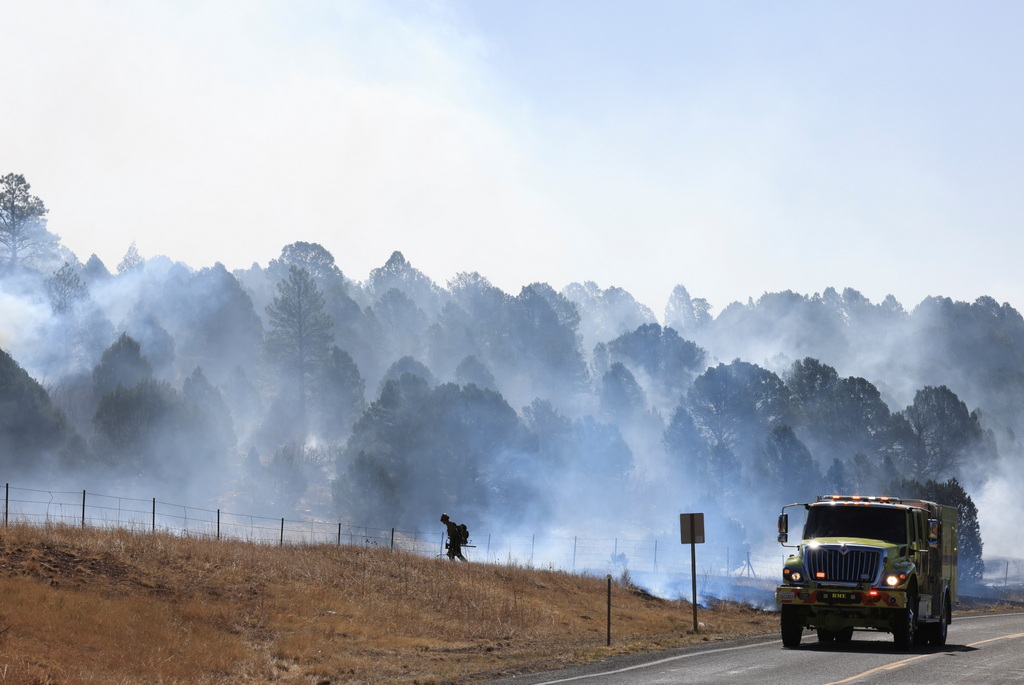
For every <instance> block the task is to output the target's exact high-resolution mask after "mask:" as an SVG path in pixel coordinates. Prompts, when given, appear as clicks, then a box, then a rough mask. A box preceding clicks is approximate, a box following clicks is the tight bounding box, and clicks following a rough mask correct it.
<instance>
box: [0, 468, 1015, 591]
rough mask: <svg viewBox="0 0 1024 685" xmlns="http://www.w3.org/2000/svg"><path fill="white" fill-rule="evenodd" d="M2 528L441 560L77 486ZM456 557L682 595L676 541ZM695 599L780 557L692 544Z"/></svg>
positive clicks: (281, 523) (1010, 582)
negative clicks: (326, 547) (624, 581)
mask: <svg viewBox="0 0 1024 685" xmlns="http://www.w3.org/2000/svg"><path fill="white" fill-rule="evenodd" d="M2 494H3V523H4V526H5V527H6V526H7V525H9V524H11V523H24V524H30V525H55V524H59V525H69V526H81V527H83V528H84V527H87V526H89V527H103V528H122V529H127V530H131V531H134V532H139V533H144V532H162V533H170V534H174V535H180V536H186V537H202V538H210V539H217V540H239V541H244V542H249V543H253V544H272V545H281V546H283V545H320V544H335V545H361V546H373V547H384V548H389V549H395V550H404V551H407V552H412V553H415V554H420V555H424V556H439V557H440V556H444V555H445V553H446V552H445V539H446V536H445V533H444V532H443V531H426V532H424V531H409V530H401V529H398V528H375V527H370V526H358V525H352V524H346V523H342V522H332V521H326V520H319V519H315V518H310V519H307V520H298V519H288V518H287V517H282V518H276V517H269V516H261V515H256V514H242V513H236V512H230V511H226V510H223V509H206V508H201V507H194V506H189V505H184V504H176V503H172V502H163V501H161V500H159V499H157V498H155V497H152V498H149V499H142V498H137V497H124V496H116V495H105V494H98V493H93V492H87V491H86V490H75V491H60V490H41V489H32V488H22V487H14V486H11V485H10V484H9V483H8V484H5V485H4V490H3V493H2ZM463 552H464V554H465V555H466V556H467V557H468V558H469V559H471V560H473V561H477V562H487V563H499V564H502V563H503V564H513V565H520V566H527V567H533V568H548V569H552V570H562V571H571V572H580V573H592V574H602V575H603V574H615V575H616V576H620V575H627V574H628V576H629V578H630V580H631V581H632V582H634V583H636V584H638V585H639V586H640V587H643V588H644V589H646V590H648V591H649V592H651V593H652V594H656V595H658V596H660V597H668V598H679V597H689V595H690V592H691V582H692V578H693V574H692V573H691V556H690V555H691V550H690V546H689V545H683V544H681V543H680V542H679V538H678V537H675V538H674V539H667V538H665V539H658V538H646V539H640V540H637V539H626V538H617V537H609V538H584V537H579V536H557V535H536V534H530V535H514V534H513V535H505V534H500V535H499V534H492V533H483V534H480V533H475V532H474V533H473V534H472V537H471V540H470V545H469V546H468V547H466V548H464V549H463ZM695 554H696V574H697V575H696V577H697V586H698V595H699V597H700V598H701V600H702V601H703V600H705V599H708V598H721V599H737V600H742V601H748V602H751V603H765V604H767V603H769V602H770V601H771V591H772V589H773V588H774V586H775V583H776V581H777V576H778V575H779V573H780V569H781V567H782V562H783V561H784V558H785V556H786V554H785V551H783V550H780V551H779V552H778V553H777V554H771V553H763V552H761V553H759V552H757V551H753V550H751V549H750V548H748V547H745V546H729V545H718V544H714V543H713V542H707V543H703V544H699V545H697V547H696V552H695ZM985 581H986V584H989V585H992V586H1001V585H1006V586H1021V585H1022V584H1024V560H1021V559H995V560H991V561H990V562H989V563H987V564H986V575H985Z"/></svg>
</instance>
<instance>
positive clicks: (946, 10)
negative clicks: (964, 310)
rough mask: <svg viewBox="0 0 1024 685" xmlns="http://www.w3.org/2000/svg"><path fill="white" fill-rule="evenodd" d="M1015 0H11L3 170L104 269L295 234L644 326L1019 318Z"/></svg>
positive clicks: (1023, 287) (339, 250) (240, 262)
mask: <svg viewBox="0 0 1024 685" xmlns="http://www.w3.org/2000/svg"><path fill="white" fill-rule="evenodd" d="M1022 15H1024V5H1021V4H1019V3H1010V2H1007V3H1001V2H986V3H967V2H942V1H936V0H927V1H925V0H922V1H920V2H894V1H892V0H886V1H885V2H871V1H861V2H856V3H854V2H824V1H819V2H763V1H760V0H759V1H756V2H719V1H708V2H687V1H684V0H677V1H674V2H642V1H641V2H622V1H619V2H602V1H599V0H579V1H575V0H573V1H570V0H546V1H539V0H538V1H535V2H531V1H530V0H473V1H470V0H462V1H459V2H444V1H440V2H384V1H372V2H371V1H366V2H359V1H351V2H349V1H344V2H327V1H323V2H302V1H296V0H287V1H286V0H280V1H277V2H271V1H261V0H237V1H234V2H230V1H225V2H191V1H184V0H175V1H167V2H158V1H155V0H154V1H147V2H137V1H135V0H123V1H120V0H104V1H100V0H74V1H70V0H67V1H55V0H23V1H18V0H0V17H2V24H0V62H2V63H3V64H4V65H5V69H4V88H3V92H4V96H3V99H2V104H0V117H2V120H0V123H2V125H0V173H9V172H15V173H22V174H24V175H25V176H26V178H27V179H28V181H29V182H30V183H31V184H32V188H33V191H34V192H35V193H36V194H37V195H39V196H40V197H42V198H43V200H44V201H45V202H46V203H47V205H48V207H49V208H50V216H49V218H50V228H51V230H52V231H54V232H55V233H57V234H59V235H60V236H61V238H62V240H63V242H64V244H65V245H67V246H68V247H70V248H71V249H72V250H73V251H74V252H75V253H76V254H77V255H78V256H79V258H80V259H82V260H83V261H84V260H85V259H87V258H88V257H89V255H90V254H92V253H96V254H97V255H99V257H100V258H101V259H103V261H104V262H105V263H106V264H107V266H108V268H110V269H112V270H113V269H114V268H116V266H117V264H118V262H120V260H121V258H122V257H123V256H124V253H125V251H126V250H127V248H128V246H129V245H130V244H131V243H132V242H133V241H135V242H136V243H137V246H138V249H139V251H140V252H141V253H142V255H143V256H145V257H151V256H154V255H158V254H163V255H167V256H168V257H171V258H172V259H176V260H182V261H184V262H187V263H188V264H190V265H191V266H193V267H196V268H199V267H203V266H209V265H211V264H213V263H214V262H217V261H220V262H222V263H223V264H225V265H226V266H227V267H228V268H230V269H233V268H239V267H247V266H249V265H250V264H251V263H252V262H254V261H255V262H258V263H260V264H264V265H265V264H266V263H267V262H268V261H269V260H270V259H273V258H275V257H277V256H278V255H279V253H280V250H281V248H282V247H283V246H284V245H286V244H288V243H291V242H294V241H296V240H305V241H310V242H318V243H321V244H322V245H324V246H325V247H326V248H327V249H328V250H330V251H331V252H332V253H333V254H334V256H335V258H336V260H337V261H338V264H339V266H340V267H341V268H342V270H343V271H344V272H345V273H346V275H348V276H349V277H351V278H353V279H356V280H363V279H365V278H366V277H367V275H368V273H369V271H370V270H371V269H373V268H375V267H377V266H380V265H382V264H383V263H384V262H385V261H386V260H387V258H388V256H389V255H390V254H391V252H392V251H394V250H401V251H402V252H403V253H404V254H405V256H406V258H408V259H409V261H411V262H412V264H413V265H414V266H416V267H418V268H420V269H422V270H423V271H425V272H426V273H427V274H428V275H429V276H430V277H432V278H433V279H434V280H436V281H438V282H439V283H442V284H443V283H446V282H447V281H448V279H450V278H451V277H452V276H454V275H455V274H457V273H458V272H461V271H478V272H480V273H481V274H483V275H484V276H486V277H487V278H489V279H490V280H491V281H492V282H493V283H494V284H495V285H498V286H499V287H501V288H503V289H504V290H506V291H508V292H510V293H512V294H517V293H518V292H519V289H520V287H521V286H523V285H526V284H528V283H531V282H535V281H544V282H547V283H549V284H551V285H552V286H554V287H555V288H561V287H563V286H564V285H565V284H567V283H569V282H571V281H585V280H591V281H595V282H596V283H597V284H598V285H600V286H601V287H609V286H619V287H622V288H625V289H626V290H628V291H630V292H631V293H633V294H634V295H635V296H636V297H637V298H638V299H640V300H641V301H642V302H644V303H645V304H647V305H649V306H650V307H651V308H652V309H654V311H655V312H656V313H657V314H658V315H659V316H661V314H662V313H663V311H664V306H665V302H666V300H667V298H668V295H669V294H670V292H671V290H672V288H673V287H674V286H675V285H676V284H680V283H681V284H683V285H685V286H686V287H687V289H688V290H689V292H690V294H691V295H693V296H695V297H705V298H707V299H708V300H709V301H710V302H711V303H712V305H713V306H714V308H715V311H720V310H721V309H722V308H723V307H724V306H725V305H727V304H728V303H729V302H731V301H733V300H742V301H745V300H746V299H747V298H748V297H754V298H757V297H758V296H760V295H761V294H762V293H764V292H766V291H779V290H786V289H791V290H795V291H797V292H801V293H805V294H810V293H814V292H820V291H821V290H823V289H824V288H826V287H828V286H834V287H836V288H838V289H842V288H844V287H853V288H856V289H857V290H860V291H861V292H862V293H863V294H864V295H866V296H867V297H869V298H870V299H872V300H873V301H875V302H878V301H880V300H881V299H882V298H884V297H885V295H887V294H889V293H891V294H893V295H895V296H896V297H897V299H899V300H900V301H901V302H903V303H904V305H906V306H907V307H908V308H909V307H912V306H913V305H915V304H917V302H919V301H920V300H921V299H922V298H923V297H925V296H927V295H946V296H949V297H953V298H955V299H962V300H974V299H975V298H976V297H978V296H980V295H991V296H993V297H995V298H996V299H997V300H999V301H1000V302H1003V301H1008V302H1010V303H1011V304H1013V305H1014V306H1015V307H1017V308H1018V309H1020V308H1022V307H1024V281H1022V280H1021V279H1020V278H1019V277H1018V274H1019V271H1020V269H1019V267H1018V262H1019V259H1020V257H1021V255H1022V254H1024V250H1022V248H1024V244H1022V243H1024V231H1021V230H1020V229H1021V220H1022V219H1024V192H1021V190H1020V189H1019V188H1018V186H1019V184H1020V181H1021V178H1022V176H1024V175H1022V173H1021V165H1022V160H1024V155H1022V153H1024V133H1022V130H1024V127H1022V123H1021V122H1024V116H1022V114H1024V112H1022V109H1024V107H1022V103H1024V91H1022V83H1021V81H1022V74H1024V71H1022V69H1021V65H1022V64H1024V42H1022V41H1020V40H1019V31H1020V26H1021V20H1022V19H1024V16H1022Z"/></svg>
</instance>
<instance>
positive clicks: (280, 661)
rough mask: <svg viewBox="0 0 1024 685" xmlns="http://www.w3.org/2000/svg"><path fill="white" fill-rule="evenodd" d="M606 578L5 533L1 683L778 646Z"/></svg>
mask: <svg viewBox="0 0 1024 685" xmlns="http://www.w3.org/2000/svg"><path fill="white" fill-rule="evenodd" d="M612 595H613V596H612V607H613V613H612V646H611V647H607V646H605V645H606V612H607V609H606V606H607V604H606V601H607V581H606V580H605V579H601V578H592V577H584V576H578V575H573V574H567V573H562V572H554V571H540V570H534V569H525V568H519V567H515V566H496V565H484V564H473V563H470V564H462V563H451V562H449V561H447V560H438V559H428V558H423V557H420V556H415V555H411V554H407V553H402V552H391V551H389V550H386V549H379V548H367V547H337V546H327V545H324V546H314V547H284V548H279V547H268V546H261V545H253V544H249V543H245V542H238V541H226V542H225V541H221V542H218V541H216V540H207V539H187V538H179V537H174V536H170V535H163V534H136V533H131V532H127V531H123V530H96V529H85V530H81V529H77V528H69V527H63V526H54V527H46V528H38V527H29V526H11V527H10V528H6V529H0V683H66V684H76V683H104V684H109V683H316V684H318V685H320V684H325V683H471V682H478V681H481V680H486V679H488V678H495V677H498V676H500V675H507V674H510V673H515V672H523V671H525V670H539V669H546V668H555V667H558V666H564V665H568V664H570V663H577V662H581V661H587V660H592V659H595V658H600V657H603V656H609V655H612V654H618V653H624V652H631V651H638V650H646V649H659V648H667V647H671V646H678V645H682V644H685V643H688V642H697V641H702V640H713V639H718V638H724V637H731V636H738V635H746V634H758V633H771V632H775V631H776V630H777V618H776V617H775V616H774V615H773V614H770V613H765V612H761V611H757V610H754V609H751V608H749V607H744V606H741V605H735V604H730V603H720V604H716V605H715V606H714V607H712V608H711V609H702V610H701V611H700V615H699V618H700V620H701V621H702V622H703V623H704V624H705V626H704V627H703V628H702V629H701V631H700V632H699V633H696V634H694V633H693V632H692V630H691V629H692V611H691V608H690V605H689V604H687V603H679V602H669V601H665V600H660V599H656V598H653V597H650V596H649V595H645V594H644V593H642V592H639V591H637V590H636V589H635V588H631V587H628V586H627V585H622V584H619V583H613V593H612Z"/></svg>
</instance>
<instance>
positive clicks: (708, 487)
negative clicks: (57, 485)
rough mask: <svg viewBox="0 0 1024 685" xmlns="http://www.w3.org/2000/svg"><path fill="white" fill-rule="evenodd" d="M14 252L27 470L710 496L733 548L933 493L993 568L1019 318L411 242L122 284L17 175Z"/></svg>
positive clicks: (394, 493) (977, 557)
mask: <svg viewBox="0 0 1024 685" xmlns="http://www.w3.org/2000/svg"><path fill="white" fill-rule="evenodd" d="M0 257H2V258H3V259H2V264H3V268H2V274H0V293H2V294H3V295H4V300H3V302H4V307H5V309H7V310H8V311H7V312H6V313H5V315H4V321H5V323H4V330H3V338H2V340H3V343H2V344H0V348H2V351H0V455H2V456H0V463H2V465H3V467H4V468H5V469H6V470H8V471H11V472H13V473H14V474H48V473H49V474H70V473H78V474H89V475H91V476H92V477H95V478H96V479H100V480H103V481H104V482H109V481H110V480H111V479H114V480H116V481H118V482H119V483H130V482H136V481H140V480H147V481H154V482H158V483H161V484H162V485H163V486H164V487H167V488H176V489H178V490H180V491H185V492H188V493H191V494H193V495H194V496H196V497H203V498H209V499H220V500H223V499H226V498H230V499H233V500H235V501H241V504H247V503H249V502H257V501H258V502H259V503H260V505H261V506H263V507H266V506H272V507H276V508H278V509H280V511H282V512H291V511H294V510H303V511H313V512H316V511H321V512H325V513H329V514H330V515H331V516H332V517H337V516H341V517H348V518H350V519H351V520H353V521H357V522H360V523H365V524H368V525H376V524H382V525H398V526H417V525H420V524H421V523H422V522H424V521H432V520H433V519H434V518H436V515H437V513H438V512H440V511H458V512H460V513H459V516H460V518H463V519H467V520H475V521H488V522H494V523H498V524H500V525H502V526H505V527H515V526H524V527H528V528H530V529H536V526H537V525H538V522H547V523H548V524H549V525H550V526H552V527H556V528H572V529H576V530H579V529H581V528H582V529H583V531H607V532H609V535H611V536H614V535H615V534H619V535H627V534H628V535H629V536H630V537H641V536H644V535H657V534H658V533H659V532H664V527H665V526H666V525H670V524H671V521H672V519H673V516H676V515H677V514H678V511H680V510H682V509H681V507H684V506H686V507H701V508H702V509H703V510H706V511H708V512H709V514H710V516H709V526H710V527H711V529H712V530H713V531H714V530H717V531H720V533H721V535H723V536H724V535H728V536H730V538H733V539H736V540H738V541H741V542H743V543H745V544H759V543H760V542H761V541H763V540H764V539H765V537H767V535H766V532H765V523H766V522H768V524H770V523H771V522H773V521H774V512H775V510H776V509H777V508H778V506H779V505H781V504H785V503H789V502H791V501H802V500H806V499H808V498H813V496H814V495H815V494H818V493H820V492H857V493H863V494H891V495H904V496H915V497H919V496H924V495H926V494H929V493H932V494H933V496H935V497H939V498H941V499H942V501H944V502H946V503H949V504H954V505H957V506H959V507H960V509H961V516H962V522H961V528H962V530H963V531H964V535H965V536H966V537H965V538H964V542H963V543H962V546H961V551H962V553H965V560H967V561H968V562H969V563H967V564H965V572H966V574H967V575H966V577H968V578H975V579H977V578H980V574H981V572H982V565H981V550H982V546H981V533H980V530H979V528H978V524H977V510H976V508H975V507H974V503H973V500H972V498H971V496H970V492H971V491H972V490H975V489H977V488H979V487H981V486H982V485H983V484H984V482H985V480H986V478H989V477H992V475H993V474H996V473H997V472H999V470H1000V469H1003V468H1006V465H1007V464H1008V463H1009V464H1013V463H1019V458H1018V457H1019V454H1020V453H1019V446H1018V445H1017V443H1016V440H1015V438H1014V437H1013V435H1012V431H1011V430H1010V429H1009V428H1008V427H1009V426H1012V425H1013V424H1014V421H1016V420H1017V419H1019V418H1020V417H1019V415H1018V414H1019V413H1020V411H1021V407H1024V403H1021V402H1020V399H1021V397H1020V395H1021V393H1022V392H1024V383H1022V382H1021V380H1024V379H1022V378H1021V376H1020V373H1021V371H1020V369H1022V368H1024V365H1021V364H1020V362H1021V361H1022V359H1021V352H1022V351H1024V321H1022V319H1021V317H1020V315H1019V314H1018V313H1017V312H1016V311H1015V310H1014V309H1013V308H1012V307H1010V306H1009V305H1008V304H1003V305H997V304H996V303H994V302H993V301H992V300H991V299H990V298H984V297H983V298H979V299H978V300H977V301H976V302H974V303H962V302H952V301H949V300H946V299H943V298H937V297H936V298H928V299H927V300H925V301H923V302H922V303H920V304H919V305H918V306H917V307H916V308H915V309H914V310H912V311H909V312H908V311H906V310H904V309H903V307H902V306H901V305H900V304H899V303H898V302H896V301H895V299H894V298H891V297H890V298H887V299H886V300H885V301H884V302H882V303H880V304H877V305H876V304H872V303H870V302H869V301H868V300H867V299H866V298H863V297H862V296H860V295H859V293H857V292H856V291H855V290H852V289H846V290H844V291H842V292H841V293H840V292H838V291H836V290H834V289H831V288H828V289H826V290H825V291H824V292H823V293H822V294H820V295H817V294H816V295H813V296H803V295H797V294H794V293H774V294H765V295H764V296H762V297H761V298H760V299H758V300H757V301H754V300H751V301H749V302H747V303H745V304H741V303H733V304H731V305H729V306H727V307H725V308H724V309H723V310H722V312H721V313H720V314H718V315H717V316H713V315H712V314H711V311H712V308H711V306H710V304H709V303H707V302H706V301H705V300H702V299H700V298H692V297H690V295H689V293H688V292H687V291H686V289H685V288H684V287H682V286H678V287H677V288H676V289H675V290H674V291H673V293H672V294H671V295H670V297H669V298H668V302H667V305H666V308H665V311H664V316H663V317H662V321H663V322H664V323H659V322H658V319H657V317H656V316H655V315H654V313H653V312H652V310H650V309H649V308H648V307H647V306H646V305H644V304H642V303H639V302H637V301H636V300H635V299H634V298H633V297H632V296H631V295H630V294H629V293H627V292H626V291H624V290H622V289H620V288H615V287H610V288H606V289H602V288H601V287H599V286H597V285H596V284H595V283H593V282H586V283H574V284H570V285H568V286H566V287H565V288H563V289H562V290H560V291H556V290H555V289H554V288H553V287H551V286H550V285H547V284H545V283H533V284H529V285H527V286H524V287H523V288H522V289H521V291H520V292H519V293H518V294H516V295H511V294H508V293H505V292H503V291H502V290H500V289H499V288H497V287H495V286H493V285H492V284H491V283H490V282H489V281H488V280H487V279H486V278H485V277H484V276H482V275H480V274H478V273H462V274H458V275H457V276H455V277H454V278H452V279H451V280H450V281H449V282H448V283H447V284H445V285H444V286H441V285H438V284H436V283H435V282H433V281H432V280H431V279H430V278H428V277H427V276H426V275H425V274H423V273H422V272H420V271H419V270H417V269H416V268H414V267H413V266H412V264H410V263H409V261H408V260H406V259H405V257H404V256H403V255H402V253H400V252H395V253H394V254H392V255H391V257H390V258H389V259H388V260H387V262H386V263H385V264H384V265H382V266H381V267H379V268H377V269H374V270H373V271H371V272H370V274H369V275H368V277H367V278H366V279H365V280H364V281H356V280H353V279H352V278H350V277H349V276H347V275H345V274H344V273H343V272H342V270H341V268H340V267H339V266H338V265H337V264H336V262H335V259H334V256H333V254H332V253H331V252H330V251H329V250H327V249H326V248H325V247H323V246H322V245H319V244H315V243H304V242H296V243H292V244H290V245H286V246H285V247H284V248H283V249H282V251H281V254H280V255H279V256H278V257H277V258H275V259H272V260H270V262H269V263H268V264H266V265H265V266H260V265H257V264H254V265H252V266H251V267H250V268H248V269H240V270H236V271H234V272H229V271H228V270H227V269H226V268H224V267H223V266H222V265H220V264H217V265H214V266H213V267H208V268H202V269H198V270H196V269H192V268H191V267H189V266H187V265H185V264H182V263H174V262H171V261H170V260H168V259H167V258H165V257H160V256H157V257H151V258H148V259H147V258H144V257H142V256H141V255H140V254H139V252H138V250H137V249H136V247H135V245H131V246H129V248H128V249H127V251H126V253H125V257H124V259H123V260H122V261H121V262H120V263H119V264H118V265H117V267H116V269H115V270H114V271H113V272H112V271H110V270H108V269H107V267H106V265H104V264H103V263H102V261H101V260H99V259H98V258H97V257H96V255H91V256H90V257H89V259H87V260H86V261H85V262H84V263H83V262H80V261H79V260H78V258H77V257H76V256H75V255H74V254H73V253H71V252H70V251H68V250H67V249H66V248H64V247H63V246H62V245H61V244H60V241H59V238H58V237H57V236H56V235H54V234H52V233H50V232H49V229H48V226H47V224H46V208H45V204H44V203H43V202H42V200H40V199H39V198H37V197H35V196H33V195H32V194H31V191H30V187H29V186H28V184H27V183H26V182H25V180H24V178H23V177H21V176H18V175H14V174H9V175H7V176H4V177H2V179H0ZM15 320H17V322H18V323H17V324H15V323H14V322H15ZM723 360H727V361H723ZM840 368H841V369H845V370H846V371H844V372H843V373H840V371H839V369H840ZM851 372H852V373H851ZM847 374H849V375H847ZM869 378H870V379H872V380H869ZM962 398H966V400H967V401H969V402H970V405H968V403H967V401H965V399H962ZM673 512H675V513H673ZM581 532H582V531H581Z"/></svg>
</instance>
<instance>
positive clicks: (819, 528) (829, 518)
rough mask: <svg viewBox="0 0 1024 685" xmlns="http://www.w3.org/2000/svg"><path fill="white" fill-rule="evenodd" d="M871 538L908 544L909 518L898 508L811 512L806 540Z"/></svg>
mask: <svg viewBox="0 0 1024 685" xmlns="http://www.w3.org/2000/svg"><path fill="white" fill-rule="evenodd" d="M835 537H841V538H870V539H873V540H885V541H886V542H898V543H900V544H903V543H906V541H907V517H906V514H905V513H904V511H903V510H902V509H897V508H895V507H870V506H843V505H826V506H816V507H811V508H810V511H808V512H807V523H806V525H805V526H804V538H805V539H808V540H809V539H813V538H835Z"/></svg>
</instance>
